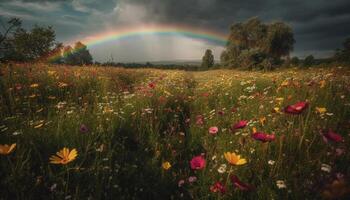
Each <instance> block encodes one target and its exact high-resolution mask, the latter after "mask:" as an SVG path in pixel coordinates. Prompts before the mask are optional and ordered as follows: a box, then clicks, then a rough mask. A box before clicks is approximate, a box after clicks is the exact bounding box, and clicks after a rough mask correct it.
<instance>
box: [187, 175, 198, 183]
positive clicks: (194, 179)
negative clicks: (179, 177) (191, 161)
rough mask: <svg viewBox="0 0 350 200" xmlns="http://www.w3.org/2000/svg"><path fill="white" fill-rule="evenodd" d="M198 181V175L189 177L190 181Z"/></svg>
mask: <svg viewBox="0 0 350 200" xmlns="http://www.w3.org/2000/svg"><path fill="white" fill-rule="evenodd" d="M196 181H197V177H195V176H190V177H188V182H190V183H194V182H196Z"/></svg>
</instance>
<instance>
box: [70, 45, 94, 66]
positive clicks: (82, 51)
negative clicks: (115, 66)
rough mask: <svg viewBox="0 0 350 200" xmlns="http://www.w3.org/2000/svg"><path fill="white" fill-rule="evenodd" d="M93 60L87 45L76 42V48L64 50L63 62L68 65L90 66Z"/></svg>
mask: <svg viewBox="0 0 350 200" xmlns="http://www.w3.org/2000/svg"><path fill="white" fill-rule="evenodd" d="M92 60H93V59H92V56H91V54H90V52H89V50H88V49H87V47H86V45H84V44H83V43H81V42H76V43H75V45H74V48H72V47H71V46H66V47H65V48H64V49H63V61H64V63H66V64H68V65H89V64H92Z"/></svg>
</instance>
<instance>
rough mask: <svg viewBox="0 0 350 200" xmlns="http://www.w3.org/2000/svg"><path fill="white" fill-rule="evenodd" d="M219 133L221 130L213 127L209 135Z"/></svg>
mask: <svg viewBox="0 0 350 200" xmlns="http://www.w3.org/2000/svg"><path fill="white" fill-rule="evenodd" d="M218 131H219V128H218V127H216V126H212V127H210V128H209V133H210V134H212V135H216V134H217V133H218Z"/></svg>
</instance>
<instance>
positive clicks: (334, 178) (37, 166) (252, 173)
mask: <svg viewBox="0 0 350 200" xmlns="http://www.w3.org/2000/svg"><path fill="white" fill-rule="evenodd" d="M0 73H1V74H0V96H1V99H0V100H1V104H0V199H322V198H324V199H348V198H349V196H350V167H349V163H350V152H349V148H348V147H349V145H350V138H349V134H350V96H349V94H350V71H349V70H348V68H345V67H334V68H313V69H303V70H301V69H283V70H277V71H275V72H268V73H262V72H246V71H235V70H210V71H205V72H186V71H178V70H155V69H135V70H134V69H121V68H108V67H103V68H102V67H65V66H48V65H45V64H12V65H5V66H2V71H1V72H0Z"/></svg>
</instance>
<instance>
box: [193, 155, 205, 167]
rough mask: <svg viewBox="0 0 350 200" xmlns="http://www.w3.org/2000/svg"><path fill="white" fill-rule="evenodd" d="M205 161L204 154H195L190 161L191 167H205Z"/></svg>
mask: <svg viewBox="0 0 350 200" xmlns="http://www.w3.org/2000/svg"><path fill="white" fill-rule="evenodd" d="M205 163H206V162H205V159H204V158H203V156H201V155H199V156H195V157H193V158H192V160H191V161H190V164H191V169H194V170H200V169H203V168H204V167H205Z"/></svg>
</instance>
